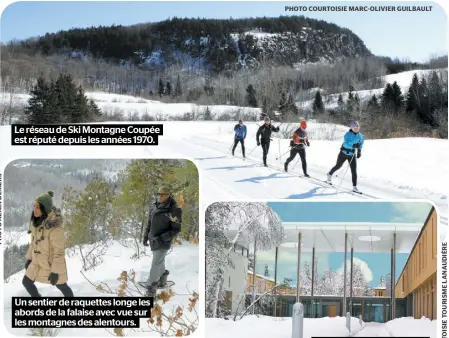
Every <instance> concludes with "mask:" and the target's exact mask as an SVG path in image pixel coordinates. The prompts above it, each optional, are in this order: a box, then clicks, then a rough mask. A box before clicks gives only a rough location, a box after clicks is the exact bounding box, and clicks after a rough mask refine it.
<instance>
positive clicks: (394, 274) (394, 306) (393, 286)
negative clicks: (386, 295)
mask: <svg viewBox="0 0 449 338" xmlns="http://www.w3.org/2000/svg"><path fill="white" fill-rule="evenodd" d="M392 261H393V267H392V269H391V270H392V275H391V284H392V297H393V311H392V312H391V313H392V314H393V319H395V318H396V232H395V233H394V234H393V257H392Z"/></svg>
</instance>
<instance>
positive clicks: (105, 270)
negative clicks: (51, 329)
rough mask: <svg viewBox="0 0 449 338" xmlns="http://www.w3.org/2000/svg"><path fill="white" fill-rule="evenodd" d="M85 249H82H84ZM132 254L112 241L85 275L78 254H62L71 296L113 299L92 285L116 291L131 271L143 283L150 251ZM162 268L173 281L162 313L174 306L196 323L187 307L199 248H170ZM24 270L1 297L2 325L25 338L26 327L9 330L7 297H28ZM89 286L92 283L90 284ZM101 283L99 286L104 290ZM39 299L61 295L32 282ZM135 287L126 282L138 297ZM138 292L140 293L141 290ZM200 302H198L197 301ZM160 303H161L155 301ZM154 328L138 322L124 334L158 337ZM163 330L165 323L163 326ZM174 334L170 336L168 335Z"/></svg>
mask: <svg viewBox="0 0 449 338" xmlns="http://www.w3.org/2000/svg"><path fill="white" fill-rule="evenodd" d="M87 249H88V248H86V250H87ZM133 254H134V251H133V250H132V249H130V248H126V247H124V246H123V245H121V244H120V243H118V242H112V243H111V245H110V246H109V247H108V249H107V252H106V254H105V256H104V257H103V259H104V261H103V263H101V264H100V265H99V266H98V267H96V268H95V269H94V270H89V271H87V272H85V271H83V274H84V275H85V277H84V276H83V274H82V273H81V270H82V262H81V258H80V256H79V253H76V254H75V255H70V256H69V255H66V260H67V268H68V276H69V280H68V285H69V286H70V287H71V288H72V290H73V292H74V295H75V296H85V297H96V296H103V297H107V296H111V297H113V296H117V295H116V294H115V295H114V294H109V293H103V292H100V291H99V290H98V289H97V288H96V286H98V285H99V284H100V283H105V284H107V285H108V286H109V288H110V289H111V290H112V291H113V292H118V287H119V284H120V283H121V282H120V280H119V277H120V274H121V273H122V271H127V272H130V271H131V270H134V271H135V273H136V277H135V280H136V282H138V281H145V280H146V278H147V277H148V274H149V271H150V266H151V252H150V251H149V250H147V254H148V256H144V257H142V258H140V259H137V260H136V259H133V258H132V256H133ZM166 268H167V269H168V270H169V271H170V275H169V280H173V281H175V283H176V284H175V285H174V286H173V287H172V290H173V292H174V293H175V296H173V297H172V298H171V299H170V300H169V301H168V302H167V303H165V304H163V305H162V304H161V305H162V307H163V309H164V313H165V314H167V315H172V314H173V313H174V311H175V310H176V308H177V307H178V306H181V307H183V308H184V316H183V317H185V318H188V319H189V320H191V321H192V322H194V321H196V320H197V315H196V313H195V311H193V312H190V311H188V306H189V304H190V302H189V297H191V292H193V291H195V292H197V293H198V292H199V289H198V288H199V285H198V283H199V276H198V271H199V247H198V246H196V245H193V244H190V243H183V245H177V246H174V247H173V249H172V251H171V252H170V253H169V254H168V255H167V258H166ZM24 272H25V270H23V271H21V272H19V273H17V274H15V275H13V276H11V278H10V279H9V281H8V283H4V285H3V290H2V292H3V296H4V314H5V316H4V324H5V326H6V328H7V330H8V331H9V332H10V333H12V334H14V335H20V336H26V335H27V334H28V333H29V330H28V329H26V328H23V329H21V328H14V329H13V328H12V327H11V322H12V321H11V297H28V296H29V295H28V293H27V292H26V291H25V289H24V288H23V286H22V278H23V276H24ZM91 283H92V284H91ZM105 284H103V287H104V288H105V289H107V288H106V287H105ZM36 286H37V288H38V289H39V291H40V293H41V294H42V296H44V297H45V296H49V297H60V296H62V294H61V293H60V292H59V290H58V289H56V288H55V287H53V286H51V285H46V284H39V283H36ZM135 288H136V287H135V286H134V285H132V284H131V283H130V285H129V289H128V290H129V292H132V294H133V295H134V296H136V297H137V296H139V291H135ZM140 291H143V289H141V290H140ZM200 301H201V300H200ZM159 303H161V301H159ZM198 306H199V303H198V302H197V303H196V306H195V310H196V311H198ZM154 327H155V326H153V325H150V324H148V322H147V319H141V320H140V329H133V330H131V329H124V333H125V334H126V335H130V336H136V335H141V336H142V335H143V336H160V334H158V333H156V332H154V330H152V329H151V328H154ZM164 328H165V330H167V327H166V324H164ZM108 335H109V333H108V332H107V331H106V329H103V328H84V329H76V328H64V329H61V331H60V332H59V334H58V336H108ZM172 335H174V334H172Z"/></svg>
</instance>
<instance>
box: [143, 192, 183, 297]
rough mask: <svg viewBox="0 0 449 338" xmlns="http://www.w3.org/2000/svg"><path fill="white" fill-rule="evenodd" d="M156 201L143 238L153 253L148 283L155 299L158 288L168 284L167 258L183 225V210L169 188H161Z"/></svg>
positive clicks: (148, 293)
mask: <svg viewBox="0 0 449 338" xmlns="http://www.w3.org/2000/svg"><path fill="white" fill-rule="evenodd" d="M156 200H157V201H156V202H155V203H154V204H153V205H151V207H150V214H149V217H148V225H147V227H146V229H145V233H144V238H143V245H145V246H148V245H149V246H150V248H151V251H152V253H153V260H152V263H151V270H150V275H149V276H148V279H147V282H146V288H147V293H146V296H148V297H155V296H156V292H157V288H158V287H163V286H164V285H165V284H166V282H167V276H168V274H169V271H168V270H165V256H166V255H167V253H168V251H169V250H170V248H171V245H172V242H173V239H174V238H175V237H176V235H177V234H178V233H179V232H180V231H181V223H182V210H181V208H180V207H178V204H177V203H176V201H175V199H174V198H173V197H172V195H171V194H170V189H169V188H168V187H166V186H162V187H160V188H159V191H158V193H157V198H156Z"/></svg>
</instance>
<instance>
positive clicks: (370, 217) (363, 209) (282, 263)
mask: <svg viewBox="0 0 449 338" xmlns="http://www.w3.org/2000/svg"><path fill="white" fill-rule="evenodd" d="M267 204H268V205H269V206H270V207H272V208H273V210H274V211H275V212H276V213H277V214H278V215H279V218H280V219H281V221H283V222H373V223H379V222H381V223H389V222H395V224H396V225H398V226H399V224H398V223H397V222H400V223H422V224H423V225H424V222H425V221H426V219H427V216H428V215H429V212H430V210H431V208H432V205H431V204H429V203H426V202H363V203H360V202H304V201H303V202H275V203H267ZM316 256H317V260H318V273H319V274H320V273H322V272H323V271H324V270H326V269H329V268H331V269H332V270H334V271H336V270H338V269H340V268H342V266H343V262H344V253H317V255H316ZM407 257H408V254H396V271H395V274H396V280H397V278H398V277H399V275H400V273H401V272H402V269H403V268H404V265H405V262H406V260H407ZM348 259H349V257H348ZM354 259H359V260H361V261H363V262H364V263H366V266H364V269H365V270H369V271H367V275H370V276H372V279H371V281H370V286H372V287H374V286H377V285H378V284H379V281H380V277H381V276H385V275H386V274H388V273H389V272H390V268H391V267H390V254H389V253H357V252H354ZM301 261H302V263H301V264H304V262H305V261H307V262H309V264H312V254H311V253H301ZM278 262H279V263H278V280H283V279H284V277H287V278H293V280H296V278H295V276H296V262H297V251H296V249H293V248H280V249H279V256H278ZM274 263H275V250H274V249H273V250H271V251H266V252H261V253H259V254H258V258H257V261H256V264H257V267H256V271H257V272H258V273H260V274H263V272H264V267H265V265H266V264H267V265H268V267H269V271H270V275H271V277H274Z"/></svg>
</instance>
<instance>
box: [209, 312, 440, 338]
mask: <svg viewBox="0 0 449 338" xmlns="http://www.w3.org/2000/svg"><path fill="white" fill-rule="evenodd" d="M206 337H208V338H209V337H210V338H221V337H223V338H224V337H236V338H240V337H242V338H243V337H257V338H271V337H278V338H291V337H292V319H291V318H279V317H278V318H275V317H267V316H255V315H249V316H246V317H244V318H243V319H241V320H238V321H232V320H224V319H216V318H213V319H210V318H208V319H206ZM311 337H430V338H436V337H437V321H436V320H433V321H431V320H429V319H426V318H422V319H413V318H398V319H395V320H392V321H390V322H387V323H384V324H381V323H363V322H362V325H360V322H359V320H358V319H357V318H351V331H349V330H348V329H347V328H346V318H342V317H334V318H329V317H325V318H305V319H304V337H303V338H311Z"/></svg>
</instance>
